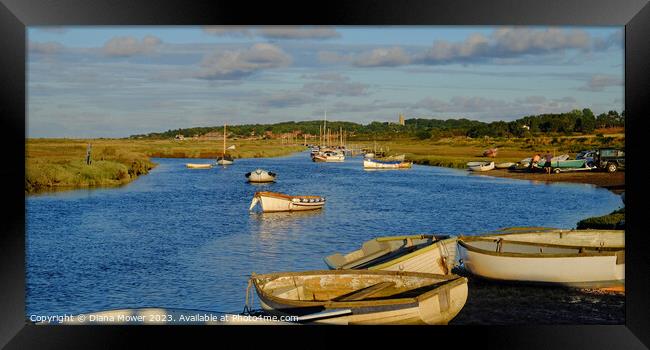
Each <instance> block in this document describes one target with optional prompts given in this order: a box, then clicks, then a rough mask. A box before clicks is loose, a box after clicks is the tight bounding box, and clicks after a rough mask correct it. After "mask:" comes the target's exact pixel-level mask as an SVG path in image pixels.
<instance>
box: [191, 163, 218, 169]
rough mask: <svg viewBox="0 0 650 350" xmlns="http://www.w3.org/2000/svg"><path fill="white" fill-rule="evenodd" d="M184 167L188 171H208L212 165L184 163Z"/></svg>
mask: <svg viewBox="0 0 650 350" xmlns="http://www.w3.org/2000/svg"><path fill="white" fill-rule="evenodd" d="M185 166H186V167H187V168H188V169H210V168H212V164H197V163H186V164H185Z"/></svg>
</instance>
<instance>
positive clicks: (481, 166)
mask: <svg viewBox="0 0 650 350" xmlns="http://www.w3.org/2000/svg"><path fill="white" fill-rule="evenodd" d="M468 164H471V163H468ZM467 168H468V169H469V170H470V171H489V170H492V169H494V162H489V163H487V162H486V163H483V164H477V165H468V167H467Z"/></svg>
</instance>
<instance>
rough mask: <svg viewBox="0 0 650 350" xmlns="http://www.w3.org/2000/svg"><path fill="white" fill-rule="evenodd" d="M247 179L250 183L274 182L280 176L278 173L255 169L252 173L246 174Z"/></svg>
mask: <svg viewBox="0 0 650 350" xmlns="http://www.w3.org/2000/svg"><path fill="white" fill-rule="evenodd" d="M245 176H246V179H248V182H256V183H257V182H273V181H275V178H276V177H277V176H278V175H277V174H276V173H273V172H270V171H266V170H263V169H255V170H253V171H251V172H250V173H246V175H245Z"/></svg>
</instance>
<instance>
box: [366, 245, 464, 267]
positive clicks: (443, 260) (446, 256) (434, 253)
mask: <svg viewBox="0 0 650 350" xmlns="http://www.w3.org/2000/svg"><path fill="white" fill-rule="evenodd" d="M457 254H458V250H457V244H456V239H455V238H453V239H452V238H450V239H444V240H441V241H437V242H434V243H433V244H431V245H430V246H428V247H426V248H422V249H419V250H417V251H415V252H413V253H410V254H407V255H405V256H403V257H400V258H398V259H394V260H391V261H388V262H385V263H383V264H379V265H375V266H371V267H369V268H368V269H369V270H384V271H410V272H422V273H433V274H440V275H446V274H448V273H451V269H452V268H453V266H454V265H455V262H456V260H457Z"/></svg>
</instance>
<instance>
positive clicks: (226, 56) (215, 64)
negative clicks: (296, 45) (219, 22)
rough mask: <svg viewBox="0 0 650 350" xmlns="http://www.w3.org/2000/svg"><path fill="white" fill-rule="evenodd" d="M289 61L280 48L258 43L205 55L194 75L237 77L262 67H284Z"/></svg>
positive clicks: (203, 76)
mask: <svg viewBox="0 0 650 350" xmlns="http://www.w3.org/2000/svg"><path fill="white" fill-rule="evenodd" d="M291 61H292V60H291V57H290V56H289V55H288V54H287V53H285V52H284V51H283V50H282V49H281V48H279V47H277V46H275V45H272V44H266V43H259V44H255V45H253V46H251V47H250V48H249V49H245V50H234V51H231V50H228V51H217V52H215V53H213V54H210V55H207V56H205V57H204V58H203V61H202V62H201V71H200V72H199V73H198V74H197V75H196V77H198V78H201V79H208V80H222V79H223V80H230V79H239V78H242V77H245V76H248V75H251V74H253V73H255V72H257V71H259V70H262V69H268V68H278V67H286V66H288V65H289V64H291Z"/></svg>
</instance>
